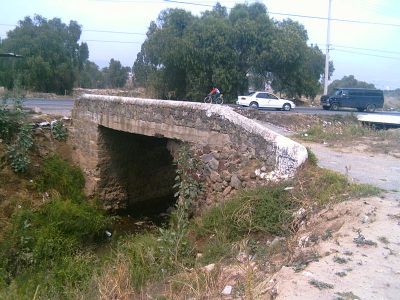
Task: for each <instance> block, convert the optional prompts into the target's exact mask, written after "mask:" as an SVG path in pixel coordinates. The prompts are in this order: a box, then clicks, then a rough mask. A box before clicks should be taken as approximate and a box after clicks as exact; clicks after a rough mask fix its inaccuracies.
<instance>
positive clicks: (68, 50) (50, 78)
mask: <svg viewBox="0 0 400 300" xmlns="http://www.w3.org/2000/svg"><path fill="white" fill-rule="evenodd" d="M80 35H81V26H80V25H79V24H78V23H77V22H76V21H70V23H69V24H68V25H66V24H64V23H62V22H61V20H60V19H58V18H54V19H51V20H47V19H45V18H43V17H41V16H39V15H36V16H35V17H34V18H33V19H31V18H30V17H26V18H25V19H24V20H22V21H20V22H19V24H18V26H17V27H16V28H15V29H14V30H11V31H9V32H8V33H7V38H6V39H4V40H3V42H2V44H1V46H0V51H1V52H15V53H18V54H21V55H23V57H24V58H22V59H18V60H11V59H7V60H5V59H2V60H1V61H0V66H1V68H0V69H1V71H0V84H2V85H5V86H6V87H7V88H12V87H13V85H14V82H15V81H16V80H18V81H19V82H20V83H21V84H22V86H24V87H26V88H28V89H31V90H35V91H43V92H56V93H64V92H65V91H67V92H69V91H71V90H72V88H73V85H74V82H75V80H76V77H77V73H78V72H79V68H80V67H82V66H83V63H84V62H85V61H86V60H87V59H88V56H89V51H88V47H87V45H86V44H85V43H81V44H79V43H78V41H79V38H80Z"/></svg>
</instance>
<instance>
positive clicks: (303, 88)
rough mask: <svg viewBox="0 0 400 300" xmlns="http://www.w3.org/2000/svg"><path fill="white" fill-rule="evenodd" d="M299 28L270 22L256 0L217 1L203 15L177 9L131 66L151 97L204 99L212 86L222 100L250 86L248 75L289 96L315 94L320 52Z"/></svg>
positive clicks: (164, 15)
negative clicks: (229, 5) (239, 1)
mask: <svg viewBox="0 0 400 300" xmlns="http://www.w3.org/2000/svg"><path fill="white" fill-rule="evenodd" d="M307 39H308V36H307V32H306V30H305V29H304V27H303V26H302V25H301V24H299V23H297V22H294V21H292V20H290V19H289V20H285V21H282V22H274V21H273V20H271V19H270V18H269V17H268V14H267V9H266V7H265V6H264V5H263V4H261V3H253V4H250V5H249V4H237V5H236V6H235V7H234V8H232V9H231V11H230V13H229V14H228V13H227V10H226V8H224V7H222V6H221V5H220V4H218V3H217V5H216V6H215V7H214V8H213V10H211V11H206V12H204V13H203V14H202V15H201V16H199V17H197V16H193V15H192V14H191V13H189V12H186V11H184V10H181V9H168V10H165V11H163V12H161V14H160V16H159V18H158V20H157V22H152V23H151V24H150V27H149V30H148V33H147V39H146V40H145V42H144V43H143V45H142V49H141V52H140V53H139V54H138V56H137V59H136V61H135V62H134V65H133V72H134V74H135V78H136V83H139V84H143V85H145V86H147V87H148V88H149V89H151V90H152V91H153V92H154V96H156V97H160V98H164V97H166V96H167V95H168V94H170V93H171V92H172V93H173V94H175V95H176V98H177V99H194V100H196V99H202V98H203V96H204V94H205V93H207V92H208V91H209V89H210V87H211V86H212V85H217V86H218V87H219V88H221V89H222V91H223V93H224V94H225V95H226V96H227V98H228V99H229V98H231V99H232V98H236V96H237V95H238V94H239V93H244V92H246V91H247V90H248V87H249V80H250V81H253V85H254V83H256V84H257V86H262V85H263V84H262V83H263V82H266V81H270V82H272V85H273V87H274V89H275V90H277V91H281V92H285V93H286V94H288V95H292V96H300V95H307V96H312V97H313V96H315V94H316V91H318V89H319V88H320V83H319V80H320V79H321V75H322V74H323V66H324V55H323V54H322V52H321V51H320V50H319V48H318V47H313V46H311V47H309V46H308V45H307Z"/></svg>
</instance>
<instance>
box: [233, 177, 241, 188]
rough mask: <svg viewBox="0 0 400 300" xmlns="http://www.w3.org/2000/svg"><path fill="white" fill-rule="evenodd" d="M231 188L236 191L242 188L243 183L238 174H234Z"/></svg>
mask: <svg viewBox="0 0 400 300" xmlns="http://www.w3.org/2000/svg"><path fill="white" fill-rule="evenodd" d="M231 187H233V188H235V189H237V190H238V189H240V188H241V187H242V182H241V181H240V179H239V177H238V176H237V175H236V174H233V175H232V177H231Z"/></svg>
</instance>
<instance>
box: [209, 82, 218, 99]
mask: <svg viewBox="0 0 400 300" xmlns="http://www.w3.org/2000/svg"><path fill="white" fill-rule="evenodd" d="M208 95H209V96H211V97H212V99H213V101H215V99H217V98H218V97H219V96H220V95H221V92H220V91H219V89H218V88H217V87H216V86H215V85H213V88H212V90H211V91H210V93H209V94H208Z"/></svg>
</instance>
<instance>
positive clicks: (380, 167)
mask: <svg viewBox="0 0 400 300" xmlns="http://www.w3.org/2000/svg"><path fill="white" fill-rule="evenodd" d="M304 145H306V146H308V147H310V148H311V150H312V151H313V152H314V153H315V154H316V156H317V158H318V161H319V163H318V164H319V166H321V167H323V168H327V169H331V170H334V171H337V172H340V173H343V174H346V175H347V176H348V177H349V178H351V179H353V180H354V181H355V182H360V183H368V184H372V185H375V186H377V187H379V188H381V189H384V190H387V191H400V159H399V158H395V157H393V156H389V155H384V154H372V153H367V152H359V151H350V150H344V149H342V150H341V149H331V148H328V147H326V146H324V145H321V144H304Z"/></svg>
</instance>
